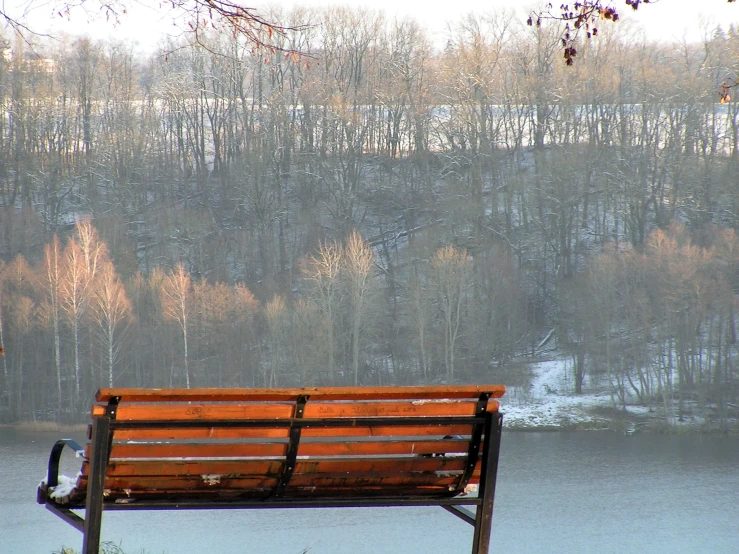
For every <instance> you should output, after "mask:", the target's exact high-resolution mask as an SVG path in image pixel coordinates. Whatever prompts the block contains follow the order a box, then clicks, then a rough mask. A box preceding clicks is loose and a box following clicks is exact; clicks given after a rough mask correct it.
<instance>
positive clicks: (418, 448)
mask: <svg viewBox="0 0 739 554" xmlns="http://www.w3.org/2000/svg"><path fill="white" fill-rule="evenodd" d="M337 440H338V441H339V442H313V443H311V442H302V443H301V444H300V446H299V448H298V456H357V455H392V454H449V453H455V454H464V453H466V452H467V450H468V448H469V442H468V441H464V440H436V441H422V440H420V441H419V440H410V441H409V440H404V441H400V440H393V441H361V442H352V441H351V440H347V437H337ZM286 453H287V444H286V443H264V444H254V443H242V444H202V443H185V444H140V443H138V444H114V445H113V449H112V451H111V455H110V457H111V460H116V459H128V458H223V457H238V458H243V457H255V456H285V454H286ZM88 457H89V453H88Z"/></svg>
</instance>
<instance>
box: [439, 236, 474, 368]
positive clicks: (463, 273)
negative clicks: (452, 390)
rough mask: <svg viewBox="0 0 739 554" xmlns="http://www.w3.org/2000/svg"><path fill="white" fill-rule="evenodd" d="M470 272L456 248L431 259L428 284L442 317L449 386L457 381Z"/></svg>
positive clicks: (466, 260)
mask: <svg viewBox="0 0 739 554" xmlns="http://www.w3.org/2000/svg"><path fill="white" fill-rule="evenodd" d="M471 268H472V264H471V260H470V259H469V257H468V256H467V252H466V251H464V250H457V249H456V248H454V247H453V246H445V247H443V248H440V249H439V250H437V251H436V253H435V254H434V255H433V257H432V258H431V265H430V279H429V280H430V283H431V285H432V287H433V291H434V296H435V297H436V301H437V303H438V307H439V312H440V314H441V323H442V329H443V333H444V365H445V367H446V378H447V382H448V383H453V382H454V378H455V376H454V369H455V368H454V362H455V354H456V348H457V341H458V340H459V336H460V331H461V324H462V319H463V317H464V308H465V305H466V303H467V287H468V286H469V285H470V277H471Z"/></svg>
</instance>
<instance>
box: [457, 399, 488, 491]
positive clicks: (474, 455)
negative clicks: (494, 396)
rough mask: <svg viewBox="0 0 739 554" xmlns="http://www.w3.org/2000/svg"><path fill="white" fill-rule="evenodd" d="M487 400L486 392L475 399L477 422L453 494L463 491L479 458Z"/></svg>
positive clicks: (485, 422) (485, 421) (485, 420)
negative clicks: (465, 463) (464, 463)
mask: <svg viewBox="0 0 739 554" xmlns="http://www.w3.org/2000/svg"><path fill="white" fill-rule="evenodd" d="M488 400H490V395H489V394H487V393H486V394H481V395H480V398H479V399H478V400H477V408H476V409H475V417H476V418H478V421H479V423H476V424H474V426H473V427H472V437H471V438H470V447H469V450H468V451H467V465H466V466H465V467H464V472H463V473H462V476H461V477H460V478H459V482H458V483H457V486H456V487H455V489H454V490H453V491H452V493H453V494H454V495H457V494H461V493H462V491H464V488H465V487H466V486H467V483H469V480H470V477H472V473H473V472H474V471H475V466H476V465H477V462H478V460H479V459H480V454H481V452H480V439H481V438H482V433H483V431H484V429H485V425H486V424H487V419H486V418H485V415H486V413H487V411H486V410H487V407H488Z"/></svg>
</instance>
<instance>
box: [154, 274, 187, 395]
mask: <svg viewBox="0 0 739 554" xmlns="http://www.w3.org/2000/svg"><path fill="white" fill-rule="evenodd" d="M159 294H160V296H159V298H160V301H161V303H162V314H163V316H164V319H165V320H166V321H174V322H175V323H176V324H177V325H178V327H179V329H180V331H181V332H182V353H183V361H184V373H185V387H186V388H188V389H189V388H190V366H189V355H188V346H189V343H188V331H189V326H190V309H191V306H190V304H191V296H192V281H191V279H190V274H189V273H187V272H186V271H185V267H184V266H183V265H182V264H177V266H176V267H175V269H174V271H173V272H172V273H170V274H168V275H166V276H165V277H164V279H163V281H162V284H161V289H160V291H159Z"/></svg>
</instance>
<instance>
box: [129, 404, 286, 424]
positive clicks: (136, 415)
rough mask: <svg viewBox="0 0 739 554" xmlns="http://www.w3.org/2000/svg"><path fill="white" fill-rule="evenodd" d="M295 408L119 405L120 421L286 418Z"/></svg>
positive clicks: (283, 406)
mask: <svg viewBox="0 0 739 554" xmlns="http://www.w3.org/2000/svg"><path fill="white" fill-rule="evenodd" d="M293 411H294V406H293V405H292V404H287V403H277V402H275V403H268V404H258V403H239V404H208V403H199V404H185V403H182V404H179V403H172V404H166V403H165V404H148V403H147V404H128V403H126V404H120V405H119V407H118V413H117V414H116V420H117V421H140V420H144V421H145V420H155V421H161V420H172V421H183V420H203V419H221V420H228V419H286V418H290V417H292V415H293Z"/></svg>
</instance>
